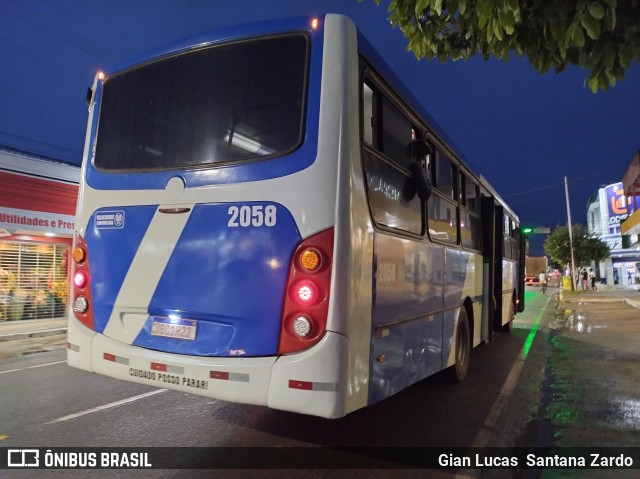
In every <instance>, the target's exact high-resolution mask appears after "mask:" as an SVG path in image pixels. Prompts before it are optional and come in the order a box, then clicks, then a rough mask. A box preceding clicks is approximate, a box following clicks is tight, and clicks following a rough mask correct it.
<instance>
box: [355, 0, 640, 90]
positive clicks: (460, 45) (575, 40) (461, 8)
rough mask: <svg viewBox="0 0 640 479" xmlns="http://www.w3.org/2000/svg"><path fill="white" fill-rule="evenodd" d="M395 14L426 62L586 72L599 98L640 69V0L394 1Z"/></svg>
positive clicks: (411, 46) (394, 18)
mask: <svg viewBox="0 0 640 479" xmlns="http://www.w3.org/2000/svg"><path fill="white" fill-rule="evenodd" d="M360 1H362V0H360ZM374 1H375V2H376V3H378V4H379V3H380V0H374ZM388 11H389V20H390V21H391V23H392V25H394V26H397V27H399V28H400V30H402V32H403V33H404V36H405V37H406V38H407V40H408V42H409V43H408V45H407V49H408V50H410V51H412V52H413V53H414V54H415V56H416V57H417V58H418V59H419V60H420V59H422V58H425V57H426V58H427V59H433V58H438V59H439V60H440V61H441V62H444V61H445V60H446V59H448V58H450V59H452V60H460V59H467V58H469V57H472V56H474V55H475V54H476V53H478V52H479V53H481V54H482V56H483V57H484V59H485V60H487V59H489V58H490V57H491V56H492V55H493V56H494V57H495V58H498V59H501V60H505V61H506V60H508V59H509V55H511V54H513V53H514V54H516V55H518V56H522V57H525V56H526V57H528V59H529V61H530V62H531V64H532V65H533V67H534V68H535V69H536V70H538V71H539V72H541V73H546V72H547V71H548V70H549V69H550V68H554V69H555V70H556V71H557V72H560V71H562V70H563V69H564V68H565V67H566V66H567V65H577V66H579V67H582V68H584V69H587V70H588V71H589V74H588V77H587V80H586V82H587V84H588V86H589V88H590V89H591V91H592V92H594V93H595V92H596V91H598V90H599V89H602V90H607V89H608V88H609V87H611V86H613V85H615V83H616V80H621V79H622V78H624V72H625V70H627V69H628V68H629V67H630V66H631V63H632V62H633V61H634V60H635V61H640V0H574V1H567V0H392V1H391V2H390V3H389V8H388Z"/></svg>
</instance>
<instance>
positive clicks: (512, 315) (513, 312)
mask: <svg viewBox="0 0 640 479" xmlns="http://www.w3.org/2000/svg"><path fill="white" fill-rule="evenodd" d="M515 316H516V308H515V307H514V306H513V303H511V308H510V309H509V321H508V322H507V323H506V324H503V325H502V332H503V333H510V332H511V330H512V329H513V319H514V318H515Z"/></svg>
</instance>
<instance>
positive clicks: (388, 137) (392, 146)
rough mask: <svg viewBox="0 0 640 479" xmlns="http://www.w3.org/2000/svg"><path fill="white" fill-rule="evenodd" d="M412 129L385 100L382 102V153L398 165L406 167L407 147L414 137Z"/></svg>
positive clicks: (405, 118)
mask: <svg viewBox="0 0 640 479" xmlns="http://www.w3.org/2000/svg"><path fill="white" fill-rule="evenodd" d="M414 134H415V133H414V128H413V125H412V124H411V122H410V121H409V120H408V119H407V117H406V116H404V115H403V114H402V112H401V111H400V110H398V109H397V108H396V107H395V106H394V105H393V104H392V103H391V102H390V101H389V100H388V99H387V98H383V101H382V152H383V153H384V154H385V155H387V156H388V157H389V158H391V159H393V160H395V161H396V162H398V164H400V165H403V166H407V161H408V159H407V146H408V145H409V143H411V140H413V136H414Z"/></svg>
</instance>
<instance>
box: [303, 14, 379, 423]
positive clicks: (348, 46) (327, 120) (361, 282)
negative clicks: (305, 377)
mask: <svg viewBox="0 0 640 479" xmlns="http://www.w3.org/2000/svg"><path fill="white" fill-rule="evenodd" d="M324 29H325V33H324V53H323V65H322V92H321V101H320V118H321V120H320V126H319V131H318V151H319V154H320V155H322V156H323V157H326V158H327V159H330V158H335V159H337V180H336V183H335V186H336V189H335V191H334V190H333V189H332V185H330V184H325V185H323V186H324V187H325V188H329V191H330V192H331V193H334V194H335V195H336V202H335V204H333V206H334V207H335V242H334V245H335V246H334V257H333V276H332V281H331V302H330V309H329V316H328V318H327V329H328V330H330V331H335V332H338V333H340V334H341V335H343V336H344V337H345V338H346V340H347V348H346V351H347V353H346V357H345V362H344V363H343V364H342V365H341V366H340V368H341V369H344V370H345V372H346V374H345V375H344V376H343V379H344V381H345V384H344V396H343V398H344V399H343V400H344V414H346V413H348V412H351V411H354V410H356V409H359V408H362V407H364V406H366V405H367V403H368V387H369V377H370V371H369V355H370V348H371V338H370V335H369V334H363V332H364V331H366V332H369V331H371V295H372V290H371V284H372V274H373V273H372V268H373V266H372V262H373V234H372V232H373V226H372V223H371V218H370V215H369V206H368V203H367V198H366V193H365V183H364V181H362V178H364V172H363V170H362V160H361V145H360V101H359V98H360V69H359V61H358V35H357V30H356V27H355V24H354V23H353V22H352V21H351V20H350V19H348V18H347V17H344V16H342V15H334V14H328V15H326V16H325V17H324ZM309 374H310V373H309Z"/></svg>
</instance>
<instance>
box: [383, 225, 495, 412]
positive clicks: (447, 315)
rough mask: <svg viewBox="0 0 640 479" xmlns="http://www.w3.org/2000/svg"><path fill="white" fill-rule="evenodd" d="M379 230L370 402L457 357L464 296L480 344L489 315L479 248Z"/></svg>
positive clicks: (393, 392) (417, 379) (428, 373)
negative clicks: (484, 304) (484, 317)
mask: <svg viewBox="0 0 640 479" xmlns="http://www.w3.org/2000/svg"><path fill="white" fill-rule="evenodd" d="M375 238H376V243H375V244H376V249H375V251H376V255H375V259H374V264H375V265H376V274H375V279H374V285H373V290H374V299H373V304H372V322H373V345H372V354H371V368H372V373H371V375H372V378H371V386H370V403H375V402H378V401H380V400H382V399H385V398H386V397H389V396H391V395H393V394H395V393H396V392H398V391H400V390H402V389H404V388H406V387H407V386H409V385H411V384H414V383H416V382H417V381H420V380H422V379H424V378H426V377H427V376H429V375H431V374H433V373H435V372H438V371H440V370H442V369H444V368H446V367H449V366H451V365H453V364H454V358H455V347H454V344H453V337H454V332H455V328H456V325H457V321H458V317H459V312H460V308H461V307H462V305H463V304H464V303H465V302H468V303H469V305H470V307H471V310H470V311H469V318H468V319H469V322H470V327H471V328H472V333H473V336H472V341H473V345H474V346H475V345H478V344H479V343H480V333H481V322H482V314H481V310H482V273H483V271H482V268H483V262H482V256H481V255H480V254H479V253H477V252H472V251H462V250H457V249H452V248H447V247H446V246H443V245H438V244H432V243H429V242H428V240H423V241H415V240H409V239H404V238H399V237H395V236H391V235H388V234H385V233H376V234H375ZM471 321H473V324H472V323H471Z"/></svg>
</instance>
